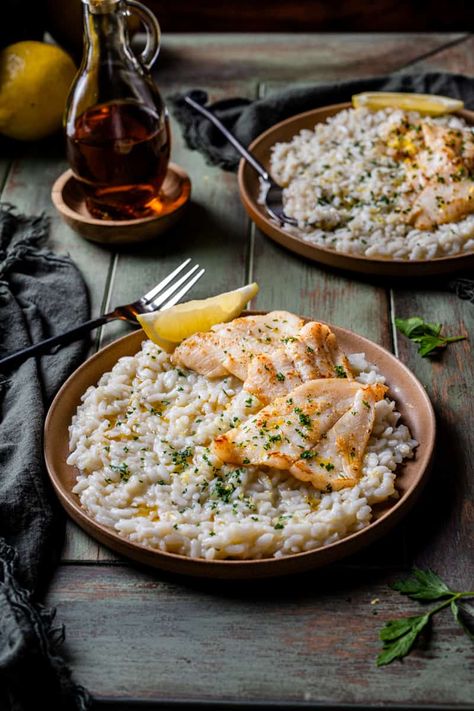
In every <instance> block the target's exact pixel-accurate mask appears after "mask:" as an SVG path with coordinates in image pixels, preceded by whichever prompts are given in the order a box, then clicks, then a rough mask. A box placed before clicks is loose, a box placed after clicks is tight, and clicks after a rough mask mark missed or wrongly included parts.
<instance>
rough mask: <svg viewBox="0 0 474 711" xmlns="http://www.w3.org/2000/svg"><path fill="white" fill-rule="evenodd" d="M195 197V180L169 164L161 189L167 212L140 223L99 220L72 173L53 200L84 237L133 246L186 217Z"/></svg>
mask: <svg viewBox="0 0 474 711" xmlns="http://www.w3.org/2000/svg"><path fill="white" fill-rule="evenodd" d="M190 197H191V180H190V178H189V175H188V174H187V173H186V171H185V170H183V168H181V167H180V166H179V165H176V163H170V164H169V165H168V171H167V173H166V177H165V180H164V182H163V185H162V187H161V190H160V199H161V202H162V205H163V210H162V212H161V213H160V214H159V215H152V216H151V217H143V218H140V219H136V220H99V219H97V218H95V217H92V216H91V214H90V213H89V211H88V209H87V207H86V202H85V198H84V195H83V193H82V190H81V187H80V184H79V182H78V181H77V180H76V178H75V177H74V175H73V173H72V170H67V171H66V172H65V173H63V174H62V175H60V176H59V178H58V179H57V180H56V182H55V183H54V185H53V189H52V191H51V199H52V201H53V204H54V206H55V208H56V209H57V211H58V212H59V214H60V215H61V217H62V218H63V220H64V221H65V222H67V224H68V225H69V226H70V227H71V228H72V229H73V230H74V231H75V232H78V233H79V234H80V235H82V237H85V238H86V239H88V240H91V241H92V242H100V243H101V244H132V243H138V242H147V241H149V240H152V239H155V237H158V236H159V235H161V234H163V233H164V232H166V231H167V230H169V229H170V227H172V226H173V225H174V224H176V222H177V221H178V220H179V219H180V217H181V216H182V214H183V212H184V210H185V208H186V206H187V205H188V202H189V199H190Z"/></svg>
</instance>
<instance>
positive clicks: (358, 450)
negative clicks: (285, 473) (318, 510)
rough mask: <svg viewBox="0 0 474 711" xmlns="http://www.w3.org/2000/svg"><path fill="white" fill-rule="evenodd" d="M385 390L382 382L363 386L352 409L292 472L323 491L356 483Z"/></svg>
mask: <svg viewBox="0 0 474 711" xmlns="http://www.w3.org/2000/svg"><path fill="white" fill-rule="evenodd" d="M386 390H387V388H386V387H385V386H384V385H380V384H377V385H369V386H367V387H364V388H360V390H358V392H357V393H356V396H355V398H354V401H353V403H352V405H351V407H350V409H349V410H347V412H346V413H345V414H344V415H343V416H342V417H341V418H340V419H339V420H338V421H337V422H336V424H335V425H334V426H333V427H331V429H330V430H328V432H327V433H326V435H325V437H324V438H322V439H320V441H319V442H317V443H316V445H315V447H314V448H313V449H311V450H310V451H309V452H305V453H304V456H303V457H301V459H299V460H298V461H297V462H295V463H294V464H293V466H292V467H291V468H290V472H291V473H292V474H293V475H294V476H295V477H296V478H297V479H301V480H302V481H309V482H311V484H312V485H313V486H314V488H315V489H319V490H320V491H338V490H339V489H343V488H345V487H348V486H355V484H357V482H358V481H359V479H360V475H361V469H362V461H363V459H364V453H365V449H366V447H367V442H368V441H369V437H370V435H371V433H372V429H373V426H374V419H375V404H376V403H377V402H378V401H379V400H381V399H382V398H383V397H384V395H385V392H386Z"/></svg>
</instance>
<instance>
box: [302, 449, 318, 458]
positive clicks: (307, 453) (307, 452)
mask: <svg viewBox="0 0 474 711" xmlns="http://www.w3.org/2000/svg"><path fill="white" fill-rule="evenodd" d="M317 456H318V453H317V452H315V451H314V450H311V449H305V450H304V451H303V452H301V454H300V459H313V457H317Z"/></svg>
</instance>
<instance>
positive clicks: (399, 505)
mask: <svg viewBox="0 0 474 711" xmlns="http://www.w3.org/2000/svg"><path fill="white" fill-rule="evenodd" d="M331 328H332V330H333V331H334V333H335V334H336V336H337V339H338V342H339V343H340V345H341V347H342V348H343V349H344V351H345V352H346V353H360V352H365V354H366V357H367V359H368V360H369V361H370V362H372V363H375V364H376V365H377V366H378V367H379V369H380V371H381V372H382V373H383V374H384V375H385V376H386V379H387V384H388V385H389V387H390V392H389V394H390V396H391V397H392V398H393V399H394V400H395V401H396V403H397V409H398V411H399V412H400V413H401V415H402V421H403V422H404V423H405V424H406V425H408V427H409V428H410V431H411V433H412V436H413V437H414V438H415V439H416V440H417V441H418V442H419V445H418V447H417V449H416V450H415V457H414V458H413V459H410V460H406V462H405V463H404V464H403V465H399V467H398V468H397V480H396V488H397V491H398V494H399V498H398V499H390V500H388V501H386V502H384V503H383V504H379V505H376V506H374V507H373V521H372V522H371V523H370V524H369V525H368V526H367V527H366V528H363V529H362V530H360V531H357V532H356V533H352V534H350V535H349V536H346V537H345V538H342V539H341V540H339V541H337V542H335V543H331V544H330V545H326V546H323V547H321V548H316V549H315V550H311V551H307V552H304V553H295V554H292V555H288V556H284V557H282V558H262V559H260V560H205V559H203V558H190V557H186V556H183V555H177V554H175V553H167V552H163V551H160V550H156V549H152V548H149V547H146V546H144V545H142V544H139V543H134V542H132V541H130V540H128V539H127V538H124V537H122V536H120V535H119V534H118V533H117V532H116V531H114V529H113V528H109V527H107V526H103V525H101V524H100V523H98V522H97V521H95V520H94V519H93V518H92V517H91V516H89V514H88V513H87V512H86V511H85V509H83V508H82V507H81V505H80V502H79V497H78V496H77V495H76V494H73V493H72V489H73V487H74V485H75V483H76V476H77V470H76V469H75V467H73V466H70V465H69V464H67V463H66V459H67V457H68V454H69V433H68V427H69V424H70V422H71V420H72V417H73V415H74V413H75V411H76V408H77V406H78V405H79V404H80V402H81V395H82V394H83V393H84V392H85V391H86V390H87V388H88V387H89V386H90V385H95V384H96V383H97V381H98V380H99V378H100V377H101V376H102V374H103V373H105V372H107V371H109V370H111V368H112V367H113V366H114V365H115V363H116V362H117V360H118V359H119V358H121V357H123V356H130V355H134V354H135V353H136V352H137V351H138V350H139V349H140V346H141V343H142V341H143V340H144V339H145V338H146V336H145V334H144V333H143V331H141V330H140V331H136V332H134V333H131V334H129V335H127V336H124V337H123V338H120V339H118V340H117V341H114V342H113V343H111V344H110V345H109V346H107V347H106V348H104V349H102V350H100V351H98V353H96V354H95V355H93V356H92V357H91V358H89V360H87V361H86V362H85V363H84V364H83V365H81V366H80V367H79V368H78V369H77V370H76V371H75V372H74V373H73V374H72V375H71V376H70V378H69V379H68V380H67V381H66V382H65V383H64V385H63V386H62V388H61V389H60V391H59V392H58V394H57V395H56V397H55V399H54V401H53V403H52V405H51V407H50V410H49V412H48V416H47V418H46V423H45V438H44V454H45V460H46V466H47V469H48V472H49V476H50V478H51V482H52V484H53V487H54V489H55V490H56V493H57V495H58V497H59V499H60V502H61V504H62V505H63V507H64V508H65V509H66V511H67V512H68V513H69V515H70V516H71V517H72V518H73V519H74V520H75V521H76V523H78V524H79V526H81V527H82V528H83V529H84V530H85V531H86V532H87V533H89V534H90V535H91V536H92V537H93V538H96V539H97V540H98V541H100V542H101V543H103V544H104V545H106V546H108V547H109V548H112V549H113V550H114V551H116V552H117V553H120V554H121V555H124V556H127V557H129V558H132V559H134V560H137V561H139V562H140V563H144V564H145V565H149V566H152V567H156V568H162V569H164V570H169V571H172V572H175V573H182V574H185V575H193V576H199V577H209V578H220V579H229V578H232V579H237V578H243V579H245V578H264V577H271V576H278V575H285V574H289V573H296V572H301V571H304V570H309V569H311V568H317V567H319V566H322V565H327V564H328V563H331V562H333V561H335V560H337V559H340V558H343V557H344V556H347V555H349V554H351V553H353V552H355V551H356V550H358V549H359V548H361V547H363V546H366V545H368V544H369V543H371V542H373V541H375V540H376V539H378V538H379V537H380V536H382V535H383V534H384V533H386V532H387V531H388V530H389V529H390V528H392V526H394V525H395V524H396V523H397V522H398V521H399V520H400V519H401V518H402V517H403V516H404V515H405V514H406V513H407V511H408V510H409V509H410V508H411V507H412V505H413V503H414V502H415V500H416V498H417V497H418V495H419V494H420V492H421V490H422V488H423V485H424V483H425V481H426V478H427V475H428V472H429V468H430V464H431V459H432V455H433V447H434V441H435V429H436V426H435V418H434V413H433V408H432V406H431V403H430V401H429V398H428V396H427V394H426V392H425V389H424V387H423V386H422V385H421V383H420V382H419V381H418V380H417V379H416V378H415V376H414V375H413V373H411V372H410V371H409V370H408V368H406V367H405V366H404V365H402V363H400V361H399V360H398V359H397V358H395V356H393V355H392V354H391V353H389V352H388V351H386V350H385V349H384V348H382V347H381V346H378V345H377V344H375V343H372V342H371V341H369V340H367V339H366V338H363V337H362V336H358V335H357V334H355V333H352V332H351V331H347V330H345V329H342V328H337V327H336V326H331Z"/></svg>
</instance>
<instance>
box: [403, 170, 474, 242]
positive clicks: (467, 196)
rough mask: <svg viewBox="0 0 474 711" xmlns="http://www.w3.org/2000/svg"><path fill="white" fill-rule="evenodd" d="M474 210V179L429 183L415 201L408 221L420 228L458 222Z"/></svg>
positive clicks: (426, 228)
mask: <svg viewBox="0 0 474 711" xmlns="http://www.w3.org/2000/svg"><path fill="white" fill-rule="evenodd" d="M472 212H474V180H463V181H460V182H446V183H439V182H437V181H436V182H435V183H434V184H433V183H428V185H427V186H426V187H425V188H424V189H423V190H422V192H421V193H420V194H419V195H418V197H417V198H416V200H415V202H414V203H413V207H412V210H411V212H410V214H409V216H408V221H409V222H410V223H411V224H413V225H414V226H415V227H417V228H418V229H420V230H429V229H432V228H433V227H435V226H436V225H443V224H445V223H447V222H458V221H459V220H461V219H462V218H463V217H466V216H467V215H469V214H470V213H472Z"/></svg>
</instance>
